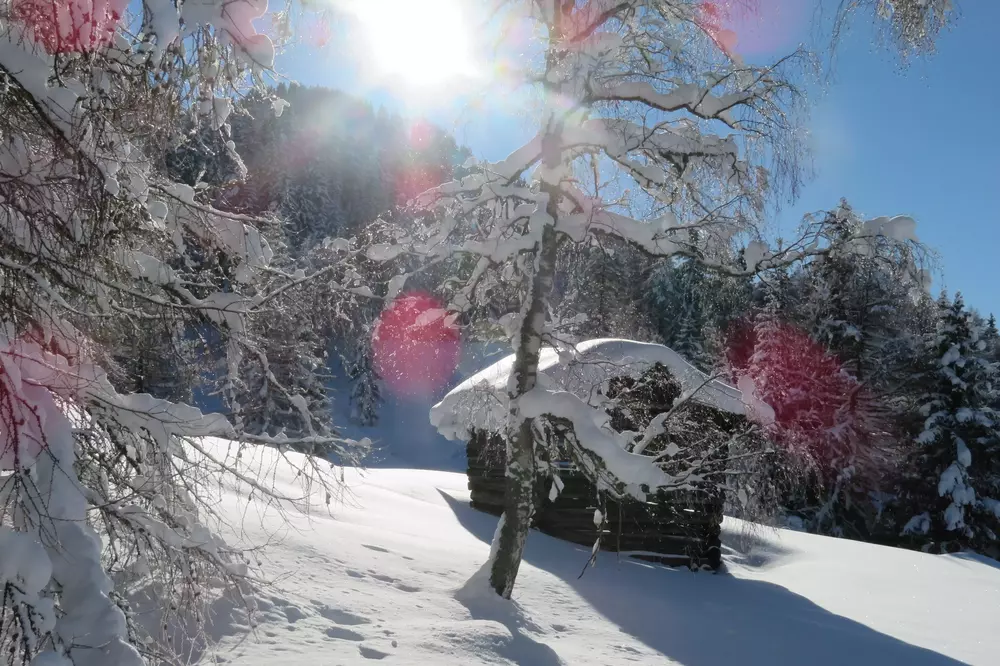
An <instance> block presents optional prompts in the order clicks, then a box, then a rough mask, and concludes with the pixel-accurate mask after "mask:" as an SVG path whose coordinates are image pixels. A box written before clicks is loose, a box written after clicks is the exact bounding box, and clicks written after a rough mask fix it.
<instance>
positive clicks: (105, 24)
mask: <svg viewBox="0 0 1000 666" xmlns="http://www.w3.org/2000/svg"><path fill="white" fill-rule="evenodd" d="M127 5H128V0H13V2H12V3H11V7H10V16H11V18H12V19H14V20H15V21H19V22H21V23H23V24H24V25H25V26H26V27H28V28H30V29H31V31H32V33H34V36H35V39H36V40H37V41H38V42H39V43H40V44H41V46H42V48H44V49H45V51H46V52H48V53H51V54H56V53H89V52H91V51H96V50H98V49H100V48H101V47H104V46H107V45H108V44H110V43H111V41H112V39H113V38H114V35H115V29H116V28H117V26H118V21H120V20H121V17H122V15H123V14H124V13H125V8H126V6H127Z"/></svg>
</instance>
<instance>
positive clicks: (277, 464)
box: [199, 440, 1000, 666]
mask: <svg viewBox="0 0 1000 666" xmlns="http://www.w3.org/2000/svg"><path fill="white" fill-rule="evenodd" d="M206 447H208V450H210V451H212V453H213V455H215V456H216V457H219V458H220V459H221V458H225V457H226V456H227V455H230V456H231V455H235V447H234V446H233V445H231V444H229V443H228V442H224V441H221V440H214V441H208V442H206ZM281 455H282V454H280V453H278V452H277V451H274V450H271V449H256V450H244V453H243V458H242V459H241V460H242V462H243V464H246V465H256V466H258V467H259V469H260V472H261V473H260V475H259V477H260V478H267V479H270V480H271V482H273V483H274V484H275V485H276V486H277V487H278V489H279V490H281V491H282V492H284V493H285V494H286V495H288V496H296V497H298V496H301V493H299V494H298V495H296V493H295V490H296V489H297V488H299V480H297V479H296V478H295V472H294V470H293V469H292V468H291V466H289V465H288V464H287V463H286V462H284V461H283V459H282V458H281ZM285 455H286V456H287V457H288V458H297V454H285ZM293 462H294V460H293ZM344 480H345V483H346V485H347V487H348V489H349V491H350V501H345V502H343V503H337V502H336V501H335V502H334V503H333V504H332V505H331V506H330V507H327V506H326V503H325V496H324V495H323V493H322V492H320V491H317V492H315V493H313V494H312V495H310V496H309V498H308V504H310V505H311V513H310V515H307V513H304V512H303V510H302V506H303V505H304V504H305V503H306V502H296V504H295V506H294V507H293V506H291V505H286V506H285V507H284V513H283V514H282V513H281V512H279V507H278V506H277V505H275V503H273V502H271V503H265V502H264V501H262V500H260V499H256V498H257V497H259V494H258V495H254V497H255V499H250V494H251V489H250V488H230V489H228V490H227V491H226V492H224V493H223V494H222V496H221V497H220V498H219V506H218V508H219V512H220V518H221V519H222V520H223V521H224V522H225V523H227V524H228V526H229V527H228V529H229V530H230V533H229V534H228V538H229V539H230V541H231V542H240V541H242V542H243V543H245V544H251V545H256V546H259V545H261V544H263V543H267V544H269V545H268V546H267V547H266V548H265V549H263V550H262V551H260V552H259V554H258V555H257V557H259V558H260V562H261V565H260V567H261V568H260V574H261V575H262V577H263V578H264V579H266V580H269V581H272V585H271V587H269V588H267V589H266V590H264V592H263V593H262V594H261V595H260V596H259V598H258V599H257V604H256V607H257V609H258V610H257V612H256V613H255V614H254V615H253V616H252V617H250V618H247V617H244V616H243V615H242V614H241V613H242V612H241V611H239V609H236V610H235V611H234V612H233V613H227V612H222V611H221V610H220V612H218V613H216V614H215V615H213V617H212V620H211V622H212V626H210V627H207V628H206V631H207V634H208V635H209V636H212V637H214V638H215V639H217V642H216V643H215V644H214V645H212V646H210V647H208V648H207V649H206V650H205V651H204V653H201V654H200V655H199V656H200V663H201V664H205V665H207V664H223V663H226V664H239V665H240V666H273V665H274V664H286V663H287V664H292V663H294V664H296V665H297V666H321V665H322V666H327V665H328V664H340V665H341V666H363V665H364V666H367V665H368V664H370V663H372V661H373V660H374V661H378V660H383V661H384V662H385V663H386V664H405V665H420V666H423V665H426V664H433V665H434V666H487V665H489V666H498V665H502V666H557V665H560V664H562V665H566V666H570V665H571V666H577V665H580V666H590V665H593V666H624V665H625V664H649V665H654V664H655V665H657V666H660V665H663V666H672V665H677V666H681V665H683V666H718V665H722V664H741V665H742V666H801V665H802V664H810V665H811V666H842V665H843V664H854V665H857V666H883V665H885V664H906V665H907V666H957V665H958V664H962V663H965V664H973V665H982V666H987V665H989V664H995V663H996V655H997V654H998V652H1000V615H998V614H997V613H996V612H995V609H996V599H997V598H1000V568H998V566H1000V565H998V564H997V563H996V562H994V561H986V560H982V561H978V560H977V559H974V558H965V557H962V556H936V555H927V554H923V553H916V552H910V551H904V550H897V549H891V548H885V547H881V546H873V545H868V544H863V543H858V542H852V541H846V540H837V539H831V538H826V537H818V536H812V535H808V534H801V533H797V532H790V531H785V530H769V529H766V528H760V529H759V530H758V531H757V532H756V535H755V536H753V537H752V538H750V537H747V536H745V535H746V529H745V528H746V525H744V524H742V523H739V522H737V521H732V520H727V522H726V523H725V525H724V543H725V544H726V547H725V548H724V550H725V553H724V563H725V568H726V572H725V573H721V574H718V575H712V574H706V573H691V572H689V571H686V570H671V569H666V568H663V567H660V566H657V565H652V564H647V563H643V562H638V561H632V560H628V559H619V558H617V557H616V556H615V555H614V554H609V553H602V554H601V555H600V556H599V558H598V560H597V565H596V567H594V568H592V569H588V570H587V571H586V573H585V574H584V575H583V577H582V578H580V577H579V574H580V571H581V570H582V569H583V568H584V565H585V563H586V562H587V559H588V557H589V555H590V552H589V549H587V548H582V547H580V546H576V545H574V544H570V543H566V542H563V541H559V540H557V539H554V538H552V537H549V536H546V535H543V534H538V533H535V532H533V533H532V534H531V535H530V537H529V538H528V544H527V550H526V553H525V561H524V563H523V564H522V566H521V570H520V574H519V576H518V582H517V587H516V588H515V590H514V598H515V602H516V603H513V604H505V603H502V602H499V601H498V600H496V599H493V598H491V597H489V596H488V595H485V594H483V589H482V586H481V585H473V586H466V582H467V581H469V579H470V577H472V576H473V574H474V573H475V572H476V571H477V570H479V569H480V566H481V565H482V563H483V562H484V561H485V560H486V558H487V556H488V554H489V550H490V545H489V542H490V540H491V538H492V536H493V533H494V531H495V529H496V524H497V519H496V518H494V517H492V516H488V515H485V514H482V513H479V512H477V511H474V510H472V509H471V508H469V506H468V491H467V490H466V477H465V475H464V474H455V473H448V472H428V471H418V470H399V469H379V470H370V471H367V472H358V471H353V470H345V476H344ZM216 608H217V609H224V608H225V605H224V604H220V605H219V606H217V607H216ZM248 634H249V635H248Z"/></svg>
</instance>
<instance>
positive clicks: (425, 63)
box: [350, 0, 477, 90]
mask: <svg viewBox="0 0 1000 666" xmlns="http://www.w3.org/2000/svg"><path fill="white" fill-rule="evenodd" d="M462 4H463V3H462V2H460V0H359V1H358V2H354V3H352V4H351V5H350V11H351V13H353V14H354V15H355V16H356V17H357V19H358V21H359V22H360V24H361V27H362V28H363V30H364V33H365V37H366V39H365V42H366V43H367V48H368V50H369V52H368V53H366V54H360V55H361V57H363V58H370V59H371V61H370V64H371V65H372V70H373V73H374V74H375V75H376V76H377V77H379V78H386V79H392V80H393V82H394V83H401V84H403V85H404V86H406V87H408V88H411V89H416V90H426V89H429V88H435V89H438V88H442V87H444V86H446V85H448V84H452V83H454V82H456V81H458V80H460V79H467V78H472V77H475V76H476V75H477V67H476V66H475V62H474V56H473V53H472V48H471V44H472V40H471V35H470V32H471V27H470V25H469V21H468V18H467V17H466V16H465V15H464V13H463V11H462Z"/></svg>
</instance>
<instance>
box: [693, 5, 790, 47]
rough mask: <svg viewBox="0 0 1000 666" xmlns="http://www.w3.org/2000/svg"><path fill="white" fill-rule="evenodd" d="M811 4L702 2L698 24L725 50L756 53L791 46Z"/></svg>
mask: <svg viewBox="0 0 1000 666" xmlns="http://www.w3.org/2000/svg"><path fill="white" fill-rule="evenodd" d="M809 4H810V3H807V2H803V1H802V0H716V1H715V2H702V3H701V6H700V7H699V11H698V18H697V20H698V23H699V25H701V27H702V29H703V30H704V31H705V32H706V33H708V35H709V36H710V37H711V38H712V39H714V40H715V42H716V43H717V44H718V45H719V47H720V48H722V49H723V50H724V51H726V53H728V54H730V55H737V54H739V55H742V56H755V55H765V54H773V53H774V52H776V51H782V50H786V49H789V48H791V47H793V46H794V45H795V42H796V41H797V40H798V39H799V37H800V36H801V35H802V32H803V30H804V28H805V26H806V24H807V18H808V17H807V15H806V10H807V9H808V7H809Z"/></svg>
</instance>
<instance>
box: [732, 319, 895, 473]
mask: <svg viewBox="0 0 1000 666" xmlns="http://www.w3.org/2000/svg"><path fill="white" fill-rule="evenodd" d="M727 356H728V359H729V364H730V368H731V370H732V374H733V380H734V381H738V380H739V378H741V377H750V379H752V380H753V384H754V386H755V387H756V390H757V393H758V397H759V398H760V399H761V400H763V401H764V402H766V403H767V404H768V405H770V407H771V408H772V409H773V410H774V423H773V424H772V425H771V426H770V435H771V437H772V438H773V439H774V441H775V442H776V443H778V444H780V445H781V446H782V447H784V448H785V449H786V450H788V451H789V452H790V453H793V454H794V455H796V456H798V457H800V458H803V459H805V460H807V461H808V462H809V463H811V464H813V465H815V466H816V467H818V468H820V469H832V468H835V467H836V466H837V465H838V464H841V463H843V462H844V461H847V460H858V461H861V460H862V459H864V458H866V457H867V456H868V451H869V450H870V447H871V445H873V444H874V442H872V437H873V435H874V434H875V433H878V432H880V431H881V428H879V424H878V416H877V414H878V411H879V410H878V409H877V405H876V402H875V400H874V398H873V396H872V395H871V394H870V393H869V392H868V391H866V390H864V387H863V386H862V385H861V384H860V383H858V381H857V380H856V379H855V378H854V377H852V376H851V375H850V374H848V373H847V372H846V371H844V369H843V368H842V366H841V363H840V361H839V360H838V359H837V358H836V357H835V356H834V355H833V354H831V353H830V352H829V351H827V349H826V348H825V347H823V345H820V344H818V343H816V342H814V341H813V340H812V339H811V338H810V337H809V336H808V334H806V333H805V331H802V330H800V329H798V328H796V327H794V326H790V325H787V324H776V325H774V326H772V327H771V328H770V329H769V330H768V334H767V336H766V339H758V336H757V335H756V334H755V332H754V328H753V326H752V325H751V324H750V323H749V322H747V321H740V322H737V323H735V324H734V325H732V326H731V327H730V330H729V335H728V336H727Z"/></svg>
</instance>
